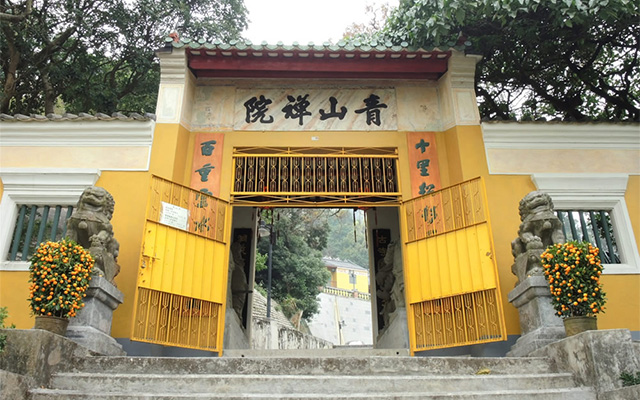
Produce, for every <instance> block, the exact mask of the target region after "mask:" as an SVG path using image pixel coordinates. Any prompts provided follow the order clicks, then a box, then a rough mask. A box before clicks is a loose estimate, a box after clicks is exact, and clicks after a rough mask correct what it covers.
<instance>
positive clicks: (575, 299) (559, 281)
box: [541, 241, 606, 336]
mask: <svg viewBox="0 0 640 400" xmlns="http://www.w3.org/2000/svg"><path fill="white" fill-rule="evenodd" d="M599 251H600V250H599V249H598V248H597V247H594V246H592V245H591V243H589V242H577V241H571V242H567V243H563V244H554V245H551V246H549V247H547V249H546V250H545V251H544V253H542V255H541V258H542V265H543V266H544V274H545V276H546V278H547V281H548V282H549V290H550V291H551V303H552V305H553V308H554V309H555V310H556V312H557V314H558V316H560V317H561V318H562V320H563V322H564V327H565V332H566V334H567V336H572V335H575V334H577V333H580V332H583V331H585V330H596V329H597V319H596V315H597V314H599V313H602V312H604V311H603V309H604V304H605V303H606V297H605V293H604V291H603V290H602V284H601V283H600V275H601V274H602V264H601V262H600V256H599V255H598V253H599Z"/></svg>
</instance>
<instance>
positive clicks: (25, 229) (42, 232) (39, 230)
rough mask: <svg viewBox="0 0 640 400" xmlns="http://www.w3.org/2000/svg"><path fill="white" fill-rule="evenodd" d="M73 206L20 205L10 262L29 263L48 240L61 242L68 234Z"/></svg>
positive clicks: (8, 256) (8, 258)
mask: <svg viewBox="0 0 640 400" xmlns="http://www.w3.org/2000/svg"><path fill="white" fill-rule="evenodd" d="M72 213H73V206H66V205H64V206H62V205H35V204H32V205H29V204H21V205H18V217H17V219H16V224H15V227H14V230H13V236H12V240H11V246H10V247H9V254H8V255H7V260H8V261H29V258H30V257H31V255H32V254H33V253H34V252H35V250H36V248H37V247H38V245H39V244H40V243H42V242H44V241H47V240H52V241H56V240H60V239H62V238H63V237H64V236H65V235H66V233H67V220H68V219H69V217H70V216H71V214H72Z"/></svg>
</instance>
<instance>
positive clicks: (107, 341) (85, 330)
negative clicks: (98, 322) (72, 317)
mask: <svg viewBox="0 0 640 400" xmlns="http://www.w3.org/2000/svg"><path fill="white" fill-rule="evenodd" d="M67 337H68V338H69V339H71V340H73V341H74V342H76V343H78V344H80V345H82V346H84V347H86V348H87V349H89V350H91V351H94V352H96V353H100V354H102V355H105V356H124V355H126V354H127V353H126V352H125V351H124V350H123V349H122V345H121V344H120V343H118V342H116V340H115V339H114V338H112V337H111V336H109V335H107V334H105V333H102V332H100V331H99V330H97V329H96V328H93V327H90V326H72V327H69V328H68V329H67Z"/></svg>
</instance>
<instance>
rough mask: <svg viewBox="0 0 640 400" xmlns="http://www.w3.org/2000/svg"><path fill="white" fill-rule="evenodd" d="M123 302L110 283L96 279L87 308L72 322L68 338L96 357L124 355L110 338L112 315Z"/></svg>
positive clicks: (90, 289) (99, 277)
mask: <svg viewBox="0 0 640 400" xmlns="http://www.w3.org/2000/svg"><path fill="white" fill-rule="evenodd" d="M123 300H124V295H123V294H122V292H121V291H120V290H118V289H117V288H116V287H115V286H114V285H113V284H112V283H111V282H109V281H107V280H106V279H105V278H104V277H102V276H97V275H94V276H93V277H92V278H91V284H90V285H89V289H88V290H87V297H85V299H84V303H85V305H84V308H83V309H81V310H80V312H78V316H77V317H75V318H71V320H70V321H69V327H68V328H67V337H68V338H70V339H71V340H73V341H74V342H76V343H79V344H81V345H82V346H84V347H86V348H88V349H89V350H92V351H95V352H96V353H100V354H104V355H108V356H122V355H125V354H126V353H125V352H124V350H122V346H121V345H120V344H118V342H116V341H115V339H114V338H112V337H111V336H110V335H111V321H112V318H113V311H114V310H115V309H116V308H117V307H118V306H119V305H120V304H122V301H123Z"/></svg>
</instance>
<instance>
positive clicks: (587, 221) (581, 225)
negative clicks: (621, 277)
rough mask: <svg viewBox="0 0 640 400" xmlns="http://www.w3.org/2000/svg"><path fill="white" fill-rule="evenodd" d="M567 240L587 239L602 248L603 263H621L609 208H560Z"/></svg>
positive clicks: (560, 217)
mask: <svg viewBox="0 0 640 400" xmlns="http://www.w3.org/2000/svg"><path fill="white" fill-rule="evenodd" d="M556 214H557V215H558V218H559V219H560V221H561V222H562V230H563V232H564V236H565V238H566V239H567V241H570V240H577V241H587V242H590V243H591V244H592V245H594V246H597V247H598V248H599V249H600V259H601V260H602V263H603V264H620V263H621V261H620V252H619V249H618V244H617V243H616V238H615V234H614V227H613V224H612V220H611V215H610V211H609V210H559V211H556Z"/></svg>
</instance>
